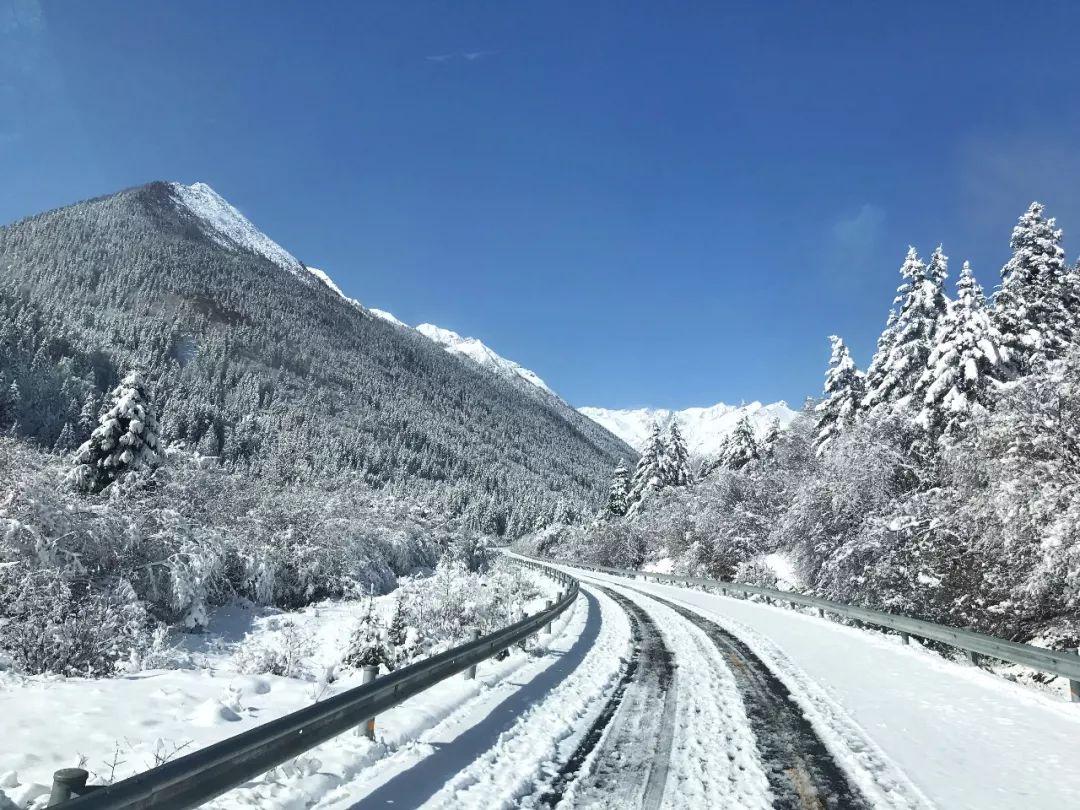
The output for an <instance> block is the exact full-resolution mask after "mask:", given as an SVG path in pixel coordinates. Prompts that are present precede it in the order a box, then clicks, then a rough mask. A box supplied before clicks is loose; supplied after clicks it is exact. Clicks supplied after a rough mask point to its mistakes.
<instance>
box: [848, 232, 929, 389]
mask: <svg viewBox="0 0 1080 810" xmlns="http://www.w3.org/2000/svg"><path fill="white" fill-rule="evenodd" d="M948 261H949V260H948V257H947V256H945V254H944V253H943V252H942V250H941V246H940V245H939V246H938V248H937V249H936V250H935V251H934V254H933V256H932V257H931V258H930V264H929V266H927V265H926V264H924V263H923V261H922V259H920V258H919V254H918V252H916V250H915V248H913V247H912V248H908V254H907V258H905V260H904V264H903V266H902V267H901V268H900V274H901V275H902V276H903V277H904V283H903V284H901V285H900V287H899V288H898V289H897V296H896V303H898V304H899V305H900V310H899V312H898V314H897V316H896V321H895V323H894V324H893V327H892V330H893V332H892V336H891V341H890V342H891V347H890V349H889V353H888V357H886V358H885V360H884V362H883V363H882V364H881V365H880V367H879V368H878V369H876V370H875V379H874V387H873V388H871V387H869V383H870V381H869V380H868V381H867V382H868V387H867V393H866V397H865V398H864V400H863V404H864V405H865V406H867V407H870V408H878V407H882V406H888V405H894V406H896V407H905V406H907V405H908V404H909V401H910V398H911V393H912V391H913V389H914V387H915V382H916V380H918V378H919V377H920V375H921V374H922V372H923V370H924V369H925V368H926V362H927V360H928V359H929V357H930V352H931V351H932V350H933V347H934V336H935V334H936V332H937V325H938V321H939V320H940V319H941V318H942V317H943V316H944V315H945V311H946V308H947V306H948V298H946V296H945V277H946V275H947V274H948Z"/></svg>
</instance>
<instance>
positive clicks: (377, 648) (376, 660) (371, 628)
mask: <svg viewBox="0 0 1080 810" xmlns="http://www.w3.org/2000/svg"><path fill="white" fill-rule="evenodd" d="M342 663H343V664H345V665H346V666H349V667H355V668H359V667H363V666H376V667H377V666H379V665H380V664H387V665H388V666H389V665H390V664H391V663H392V662H391V659H390V656H389V654H388V650H387V648H386V628H385V627H384V626H383V622H382V619H381V618H380V617H379V614H378V611H376V610H375V606H374V605H373V604H372V601H371V598H370V597H368V603H367V608H366V610H365V611H364V614H363V615H362V616H361V617H360V620H359V621H358V622H357V623H356V627H355V628H354V629H353V632H352V636H351V637H350V638H349V646H348V649H347V650H346V651H345V655H344V657H343V658H342Z"/></svg>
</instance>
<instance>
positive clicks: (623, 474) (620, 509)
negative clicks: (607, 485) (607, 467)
mask: <svg viewBox="0 0 1080 810" xmlns="http://www.w3.org/2000/svg"><path fill="white" fill-rule="evenodd" d="M629 495H630V470H628V469H627V468H626V465H625V464H623V460H622V459H619V466H617V467H616V468H615V472H614V474H613V475H612V478H611V491H610V492H609V493H608V502H607V510H608V512H609V513H610V514H612V515H616V516H622V515H625V514H626V510H627V509H628V508H629V506H630V504H629V503H628V501H627V498H628V497H629Z"/></svg>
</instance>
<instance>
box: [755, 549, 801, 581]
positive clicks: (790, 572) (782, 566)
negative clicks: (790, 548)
mask: <svg viewBox="0 0 1080 810" xmlns="http://www.w3.org/2000/svg"><path fill="white" fill-rule="evenodd" d="M761 561H762V562H763V563H765V565H767V566H768V568H769V570H770V571H772V572H773V573H774V574H775V575H776V587H777V588H779V589H780V590H782V591H790V590H793V589H795V588H796V587H798V584H799V578H798V577H797V576H795V568H794V566H792V564H791V560H790V559H789V558H788V556H787V555H786V554H783V553H782V552H773V553H772V554H766V555H765V556H764V557H762V558H761Z"/></svg>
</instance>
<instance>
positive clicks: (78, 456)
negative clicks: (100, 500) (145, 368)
mask: <svg viewBox="0 0 1080 810" xmlns="http://www.w3.org/2000/svg"><path fill="white" fill-rule="evenodd" d="M110 397H111V402H112V404H111V405H110V407H109V408H108V410H106V411H105V413H103V414H102V415H101V420H100V423H99V424H98V427H97V428H96V429H95V430H94V432H93V433H92V434H90V438H89V439H87V440H86V441H85V442H83V444H82V446H81V447H79V449H78V450H77V451H76V452H75V458H74V464H75V470H74V472H75V483H76V484H77V485H78V486H79V488H81V489H83V490H84V491H86V492H101V490H103V489H105V487H107V486H109V484H111V483H112V482H113V481H115V480H117V479H118V478H120V477H121V476H122V475H124V474H125V473H128V472H132V471H138V470H150V469H153V468H154V467H156V466H157V465H158V464H160V463H161V455H160V452H161V448H160V445H159V441H158V424H157V416H156V415H155V414H154V409H153V407H152V406H151V404H150V402H149V401H148V399H147V395H146V383H144V382H143V379H142V375H141V374H140V373H139V372H138V371H132V372H131V373H129V374H128V375H127V376H126V377H124V379H123V380H122V381H121V383H120V385H118V386H117V387H116V388H115V389H113V391H112V394H110Z"/></svg>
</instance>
